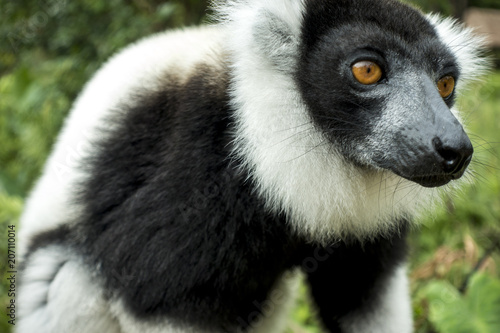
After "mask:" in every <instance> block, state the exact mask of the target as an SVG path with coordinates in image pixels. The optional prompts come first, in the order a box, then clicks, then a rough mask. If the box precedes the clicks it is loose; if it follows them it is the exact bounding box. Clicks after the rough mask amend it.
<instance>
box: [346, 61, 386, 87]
mask: <svg viewBox="0 0 500 333" xmlns="http://www.w3.org/2000/svg"><path fill="white" fill-rule="evenodd" d="M352 74H353V75H354V78H355V79H356V80H358V82H359V83H361V84H365V85H370V84H375V83H377V82H378V81H380V79H381V78H382V68H380V66H379V65H377V64H376V63H374V62H373V61H368V60H363V61H358V62H357V63H355V64H354V65H352Z"/></svg>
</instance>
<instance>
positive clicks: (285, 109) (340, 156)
mask: <svg viewBox="0 0 500 333" xmlns="http://www.w3.org/2000/svg"><path fill="white" fill-rule="evenodd" d="M244 3H245V4H243V3H242V2H239V1H235V2H234V6H233V7H232V11H231V10H229V11H228V12H227V13H228V16H229V18H230V19H231V23H230V24H229V28H230V29H231V30H232V33H233V35H232V36H233V37H232V39H230V40H231V42H230V43H229V50H230V52H231V54H232V66H233V69H234V73H235V74H234V75H233V79H232V84H233V86H232V87H233V97H234V100H235V104H234V105H235V107H236V110H237V112H236V115H237V117H236V120H237V124H238V133H237V142H238V146H237V153H238V154H240V156H242V157H243V159H244V161H245V163H246V165H247V166H248V167H249V168H250V170H252V172H253V177H254V179H255V181H256V183H257V184H258V186H259V188H260V189H261V193H262V194H263V195H264V197H265V198H266V201H267V202H268V203H270V204H271V206H272V207H274V208H275V209H280V210H283V211H285V212H286V213H287V214H289V216H290V217H291V220H299V221H300V222H298V223H297V225H298V226H299V227H298V228H300V229H301V230H302V231H304V230H306V233H307V234H310V235H312V236H313V238H315V239H317V238H323V235H328V236H327V237H331V236H332V235H335V234H337V235H343V236H345V235H349V234H350V235H354V236H355V237H361V238H363V237H365V236H370V235H373V234H374V233H377V232H380V231H384V230H388V229H390V228H391V227H393V226H394V224H393V223H391V222H389V221H391V220H394V219H397V218H399V217H406V216H408V215H409V214H411V213H413V212H414V210H415V208H416V207H417V206H418V205H419V204H422V203H424V202H428V201H429V199H430V198H432V195H433V194H434V193H435V190H434V189H433V188H434V187H438V186H442V185H445V184H447V183H449V182H450V181H452V180H456V179H458V178H460V177H461V176H462V175H463V174H464V172H465V170H466V168H467V166H468V165H469V163H470V161H471V158H472V153H473V148H472V145H471V142H470V140H469V138H468V136H467V134H466V133H465V132H464V130H463V128H462V125H461V123H460V121H459V118H458V114H457V112H456V111H455V110H454V108H453V106H454V104H455V99H456V96H457V90H459V89H461V88H462V86H463V82H464V81H467V80H469V79H471V78H474V76H475V75H477V74H479V73H480V72H481V70H482V68H483V65H484V63H483V60H481V59H480V58H479V57H478V54H479V52H480V49H481V41H480V40H478V39H477V38H475V37H474V36H473V35H472V34H471V33H470V31H469V30H467V29H464V28H463V27H461V26H458V25H456V24H455V23H454V22H453V21H450V20H444V21H443V20H440V19H439V18H437V17H433V16H424V15H423V14H422V13H421V12H419V11H418V10H416V9H414V8H412V7H410V6H408V5H404V4H402V3H400V2H398V1H396V0H335V1H334V0H329V1H327V0H310V1H308V0H302V1H300V0H296V1H293V0H288V1H285V0H278V1H273V2H272V4H271V3H269V2H267V1H260V0H256V1H253V2H252V1H244ZM241 20H246V23H241V22H242V21H241ZM237 36H239V39H238V38H237ZM304 225H305V226H306V228H304V227H303V226H304ZM319 233H321V235H320V236H318V234H319Z"/></svg>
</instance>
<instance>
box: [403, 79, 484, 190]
mask: <svg viewBox="0 0 500 333" xmlns="http://www.w3.org/2000/svg"><path fill="white" fill-rule="evenodd" d="M422 87H423V92H424V96H425V98H424V100H423V101H422V102H423V103H422V105H421V106H422V108H423V111H424V115H423V116H422V117H418V119H419V120H418V121H416V123H415V124H410V126H409V129H410V131H408V132H407V133H406V135H404V136H405V137H406V138H407V140H408V141H407V142H406V145H409V147H408V149H410V150H411V151H412V153H413V154H412V155H413V156H412V158H411V159H410V161H408V162H407V163H405V165H404V166H403V167H402V168H401V170H394V171H395V172H396V173H397V174H399V175H400V176H402V177H404V178H407V179H409V180H411V181H414V182H416V183H418V184H420V185H422V186H425V187H436V186H441V185H444V184H447V183H448V182H449V181H451V180H453V179H458V178H460V177H461V176H462V175H463V174H464V172H465V170H466V169H467V166H468V165H469V163H470V161H471V159H472V153H473V151H474V150H473V148H472V144H471V142H470V140H469V137H468V136H467V134H466V133H465V131H464V129H463V127H462V125H461V124H460V122H459V121H458V120H457V118H455V116H454V115H453V113H452V112H451V111H450V108H449V107H448V105H446V103H445V102H444V100H443V98H442V97H441V96H440V95H439V93H438V91H437V90H436V85H435V83H434V82H432V80H431V79H430V78H428V77H425V78H424V79H423V84H422ZM403 134H405V133H404V132H403ZM398 171H399V172H398Z"/></svg>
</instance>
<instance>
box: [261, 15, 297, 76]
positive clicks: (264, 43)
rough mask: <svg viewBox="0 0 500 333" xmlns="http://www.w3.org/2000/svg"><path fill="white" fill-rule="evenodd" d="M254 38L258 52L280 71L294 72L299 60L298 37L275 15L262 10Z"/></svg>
mask: <svg viewBox="0 0 500 333" xmlns="http://www.w3.org/2000/svg"><path fill="white" fill-rule="evenodd" d="M252 36H253V39H254V43H255V45H256V47H257V52H258V53H260V54H261V55H263V56H264V57H265V58H267V60H268V61H269V62H270V63H271V64H272V65H273V66H274V67H276V69H278V70H279V71H283V72H289V71H291V70H293V68H294V65H295V63H296V59H297V48H298V43H299V42H298V36H296V35H295V34H294V33H293V31H292V29H291V27H290V26H289V25H288V24H287V23H286V22H285V21H284V20H282V19H281V18H279V17H278V16H277V15H275V14H274V13H271V12H269V11H267V10H265V9H262V10H261V11H260V12H259V14H258V15H257V20H256V22H255V24H254V26H253V30H252Z"/></svg>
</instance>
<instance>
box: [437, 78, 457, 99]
mask: <svg viewBox="0 0 500 333" xmlns="http://www.w3.org/2000/svg"><path fill="white" fill-rule="evenodd" d="M437 86H438V90H439V94H440V95H441V97H443V98H448V97H450V95H451V94H452V93H453V90H455V79H454V78H453V77H452V76H445V77H442V78H441V79H440V80H439V81H438V83H437Z"/></svg>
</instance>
